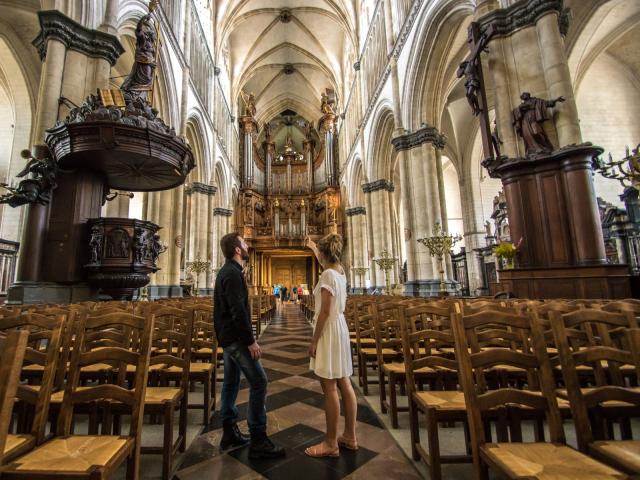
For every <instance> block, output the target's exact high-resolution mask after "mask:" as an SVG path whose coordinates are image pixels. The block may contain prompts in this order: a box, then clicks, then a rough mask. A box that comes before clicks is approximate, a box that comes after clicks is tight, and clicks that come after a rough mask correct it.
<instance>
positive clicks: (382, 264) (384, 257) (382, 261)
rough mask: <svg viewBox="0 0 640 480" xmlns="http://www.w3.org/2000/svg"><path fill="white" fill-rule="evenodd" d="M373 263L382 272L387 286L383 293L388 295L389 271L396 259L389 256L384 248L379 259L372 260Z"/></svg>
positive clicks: (389, 288)
mask: <svg viewBox="0 0 640 480" xmlns="http://www.w3.org/2000/svg"><path fill="white" fill-rule="evenodd" d="M373 261H374V262H376V265H378V267H379V268H381V269H382V270H384V281H385V284H386V286H387V289H386V291H385V293H386V294H387V295H388V294H389V291H390V290H391V287H390V285H389V270H391V269H392V268H393V266H394V265H395V264H396V262H397V261H398V259H397V258H393V257H391V256H390V255H389V252H388V251H387V249H386V248H385V249H384V250H382V252H381V253H380V258H374V259H373Z"/></svg>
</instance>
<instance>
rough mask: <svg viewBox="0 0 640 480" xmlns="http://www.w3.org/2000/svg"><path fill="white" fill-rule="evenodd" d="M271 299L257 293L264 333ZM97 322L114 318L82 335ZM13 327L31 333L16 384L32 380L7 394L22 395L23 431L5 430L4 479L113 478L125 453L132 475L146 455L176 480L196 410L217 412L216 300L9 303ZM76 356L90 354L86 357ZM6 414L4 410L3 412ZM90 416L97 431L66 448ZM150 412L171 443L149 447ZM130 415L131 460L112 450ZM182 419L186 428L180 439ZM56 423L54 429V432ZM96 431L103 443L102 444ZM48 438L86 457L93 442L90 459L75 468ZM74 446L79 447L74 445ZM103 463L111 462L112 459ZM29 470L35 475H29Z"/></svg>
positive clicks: (4, 325) (7, 320)
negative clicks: (140, 360)
mask: <svg viewBox="0 0 640 480" xmlns="http://www.w3.org/2000/svg"><path fill="white" fill-rule="evenodd" d="M265 297H266V296H261V297H255V298H257V301H255V302H254V301H253V299H252V306H253V305H259V310H258V312H257V313H258V315H257V318H256V319H255V320H256V321H257V324H258V325H257V326H254V328H255V329H256V334H257V335H258V334H259V332H260V323H263V322H266V321H268V320H269V319H270V318H271V315H272V312H273V310H272V308H271V305H270V303H269V302H267V301H265ZM274 307H275V305H274ZM96 318H108V319H110V321H111V322H112V323H109V324H108V325H107V324H104V325H102V326H104V327H105V328H102V329H98V328H95V327H92V328H91V331H88V330H86V331H85V332H84V334H81V333H80V330H81V329H82V328H86V325H87V322H89V323H88V324H92V323H91V322H93V321H94V320H95V319H96ZM143 321H144V322H146V323H150V324H151V325H152V329H151V331H150V338H149V341H148V343H149V347H148V348H149V353H148V355H147V357H148V358H147V360H146V366H145V368H144V370H145V372H148V373H147V374H146V375H145V377H144V379H143V380H144V382H143V383H144V386H141V384H140V382H141V381H142V379H141V377H139V375H138V373H139V368H138V367H139V365H137V364H136V362H134V361H133V360H134V358H133V356H132V354H137V355H138V356H140V355H143V356H144V353H145V352H144V351H141V350H140V345H141V343H140V342H141V341H142V340H141V339H142V338H143V336H144V332H143V331H141V330H140V328H141V324H142V322H143ZM136 322H137V323H136ZM83 326H84V327H83ZM138 327H140V328H138ZM13 331H25V332H27V333H28V339H27V340H28V347H27V348H26V350H25V351H26V354H25V358H24V361H23V362H20V363H24V364H23V365H21V368H20V371H19V373H18V375H14V377H12V378H14V381H15V382H17V381H18V379H20V378H22V379H23V382H27V383H20V384H19V385H18V386H17V388H16V392H15V393H13V394H11V395H8V396H9V397H11V398H12V402H13V396H16V398H18V403H16V404H15V407H14V408H13V418H14V419H15V422H14V423H15V426H14V427H15V428H14V430H15V431H16V433H14V434H9V435H8V436H7V435H6V432H7V430H6V429H5V430H4V431H5V447H4V449H3V450H0V453H2V455H1V456H0V465H2V464H5V467H3V469H4V471H3V475H7V476H8V478H13V476H15V477H16V478H40V477H39V476H38V475H41V476H43V478H67V477H69V478H71V477H73V478H76V476H79V477H78V478H85V477H84V476H86V478H108V477H109V476H110V474H111V473H112V472H113V471H114V469H115V468H116V465H115V463H118V464H119V463H122V460H123V459H125V458H128V459H129V461H130V462H133V464H132V465H130V469H129V473H128V475H133V474H134V473H135V472H137V467H136V465H137V464H138V463H139V459H138V456H139V454H140V452H142V453H149V454H161V455H162V459H163V460H162V477H163V478H164V479H167V478H170V477H171V475H172V471H173V462H174V459H175V456H176V453H177V452H178V451H184V450H185V448H186V430H187V409H188V408H202V410H203V423H205V424H208V422H209V420H210V417H211V413H212V410H213V409H215V398H216V372H217V365H218V361H219V358H220V357H221V354H222V351H221V349H219V348H218V344H217V339H216V335H215V331H214V327H213V305H212V302H211V299H210V298H209V299H201V298H196V299H167V300H164V301H158V302H105V303H84V304H74V305H66V306H62V305H48V306H29V307H22V308H2V309H0V332H13ZM132 332H133V334H132ZM132 335H133V336H132ZM79 342H80V343H79ZM3 352H4V350H3ZM76 352H80V353H81V356H80V360H78V361H77V362H76V361H75V360H76V359H75V354H76ZM136 352H137V353H136ZM85 354H86V356H85ZM194 382H201V383H203V384H204V400H203V402H201V403H200V404H190V403H189V400H188V399H189V392H190V385H191V384H192V383H194ZM74 385H75V386H74ZM72 387H73V389H74V390H71V393H69V395H71V397H73V398H74V399H75V401H74V402H72V403H71V406H69V405H68V399H67V396H68V390H69V389H70V388H72ZM123 390H128V391H130V392H133V391H135V395H136V396H139V395H142V397H141V399H140V400H137V402H138V403H136V404H134V403H132V402H131V401H129V400H130V399H128V397H127V395H125V392H124V391H123ZM92 392H93V393H92ZM141 392H142V393H141ZM101 395H103V396H101ZM136 398H137V397H136ZM134 407H135V408H138V410H134ZM6 412H7V410H6V409H3V415H4V414H5V413H6ZM8 412H9V414H8V417H7V418H8V419H7V420H6V422H7V426H8V425H9V423H11V418H12V414H11V412H12V409H9V410H8ZM83 414H84V415H88V417H89V421H88V433H89V437H86V438H85V437H84V436H83V438H80V439H76V440H71V443H70V444H69V443H66V444H61V443H60V441H59V440H58V439H59V438H61V437H60V436H66V435H69V432H71V431H72V430H73V428H74V422H73V420H74V416H77V415H83ZM145 414H146V415H148V416H150V418H152V419H154V418H160V419H162V423H163V429H164V432H163V438H164V440H163V444H162V446H147V445H144V446H143V445H141V444H140V429H141V428H142V424H141V423H140V422H142V418H143V415H145ZM125 415H126V416H130V417H131V418H132V420H131V423H130V432H129V436H127V437H126V438H127V439H129V440H131V439H132V440H131V442H133V443H131V445H133V447H135V448H133V450H131V451H129V450H128V449H129V447H127V449H126V455H124V456H122V454H123V452H124V451H123V450H121V449H119V448H117V449H115V448H112V447H113V445H115V444H114V443H109V442H111V440H109V438H111V437H114V436H115V437H117V438H120V432H121V428H122V427H121V419H122V417H123V416H125ZM176 415H178V417H179V421H178V425H179V427H178V436H177V438H176V439H175V441H174V431H173V428H174V427H173V424H174V417H175V416H176ZM3 419H4V417H3ZM49 421H50V422H51V429H50V430H51V431H50V433H47V424H48V422H49ZM138 423H139V425H138ZM2 428H4V424H3V423H2V421H0V442H1V441H2V431H3V430H1V429H2ZM7 428H8V427H7ZM99 433H100V434H101V435H99ZM103 436H104V438H102V437H103ZM52 437H54V438H52ZM97 437H100V439H99V440H96V438H97ZM121 438H125V437H121ZM49 440H51V441H53V440H55V441H56V442H57V443H54V444H52V445H53V446H54V447H56V448H59V447H60V448H63V449H65V451H66V452H67V453H68V454H71V455H72V456H73V453H74V452H75V453H78V452H80V451H82V452H83V455H84V449H85V448H87V446H90V447H91V448H90V449H89V453H87V455H86V459H83V460H81V461H80V460H78V461H77V462H76V463H77V464H73V461H72V460H70V459H69V458H68V456H65V455H66V454H61V453H60V452H58V453H55V452H54V451H53V450H51V449H52V448H53V447H52V446H49V447H47V448H48V449H49V450H42V449H41V446H43V445H49V442H48V441H49ZM129 440H127V442H129ZM105 442H106V443H105ZM116 443H117V442H116ZM129 443H130V442H129ZM129 443H127V445H129ZM93 446H96V448H98V447H99V449H105V451H109V448H112V450H113V452H112V453H113V454H114V455H115V456H109V455H107V454H106V453H105V454H99V452H95V453H96V455H97V457H94V456H92V455H93V453H92V452H93V451H94V450H93ZM75 447H77V448H78V449H80V450H74V448H75ZM43 448H44V447H43ZM34 449H35V450H34ZM36 451H37V452H38V454H37V456H36V457H37V458H40V459H44V458H45V457H46V458H47V462H49V463H50V466H53V468H50V469H49V471H50V472H49V473H48V472H44V473H42V472H40V471H39V470H38V468H40V467H38V466H37V465H36V466H34V465H35V464H34V463H33V460H34V459H35V458H36V457H34V456H30V455H31V453H30V452H36ZM56 455H58V457H56ZM100 455H102V456H100ZM105 455H106V456H105ZM103 460H104V461H108V462H107V463H106V464H105V463H104V462H103ZM96 462H97V463H96ZM101 462H102V463H101ZM25 465H26V466H25ZM43 465H44V464H43ZM34 468H35V470H34ZM65 468H67V470H65ZM29 469H31V470H29ZM23 471H27V472H29V473H21V472H23ZM36 471H37V472H38V473H37V474H36V473H35V472H36ZM51 472H53V473H51ZM12 475H13V476H12ZM21 475H22V476H21ZM30 475H32V476H30ZM83 475H84V476H83ZM3 478H4V477H3ZM129 478H133V477H129Z"/></svg>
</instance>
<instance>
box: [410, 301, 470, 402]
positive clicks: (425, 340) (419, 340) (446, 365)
mask: <svg viewBox="0 0 640 480" xmlns="http://www.w3.org/2000/svg"><path fill="white" fill-rule="evenodd" d="M433 311H434V307H431V306H430V305H421V306H418V307H410V308H406V307H403V308H401V309H400V312H399V313H400V331H401V338H402V353H403V357H404V364H405V372H406V377H407V389H408V392H407V394H408V395H409V397H411V395H413V392H414V391H415V390H416V381H415V372H416V371H417V370H419V369H421V368H425V367H429V368H433V369H438V368H440V369H446V370H448V371H449V373H455V372H457V370H458V364H457V362H456V360H455V358H453V355H443V354H442V353H441V351H440V348H449V347H450V348H452V347H453V346H454V343H455V341H454V338H453V333H452V331H451V328H450V320H449V317H444V316H442V315H440V314H441V313H442V311H441V310H438V316H434V317H431V320H428V321H427V320H425V317H426V316H429V315H433ZM444 387H445V388H447V385H444ZM453 388H455V387H453Z"/></svg>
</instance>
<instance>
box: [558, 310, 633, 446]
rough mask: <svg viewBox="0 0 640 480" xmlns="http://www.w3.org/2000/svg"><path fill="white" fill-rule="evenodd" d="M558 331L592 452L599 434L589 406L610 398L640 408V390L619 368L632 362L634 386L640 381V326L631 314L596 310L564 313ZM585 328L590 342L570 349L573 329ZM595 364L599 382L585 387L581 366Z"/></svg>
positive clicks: (573, 401)
mask: <svg viewBox="0 0 640 480" xmlns="http://www.w3.org/2000/svg"><path fill="white" fill-rule="evenodd" d="M552 326H553V334H554V337H555V341H556V344H557V345H558V352H559V359H560V364H561V366H562V376H563V379H564V383H565V387H566V389H567V396H568V398H569V402H570V405H571V412H572V416H573V419H574V424H575V427H576V435H577V438H578V446H579V448H580V450H582V451H585V452H586V451H588V445H589V443H591V441H593V439H594V432H593V430H592V428H591V422H590V420H589V416H588V410H589V409H590V408H593V407H596V406H598V405H600V404H602V403H603V402H606V401H621V402H626V403H630V404H633V405H636V406H640V392H639V391H637V390H636V389H633V388H630V387H628V386H627V383H626V382H625V379H624V377H623V375H622V373H621V371H620V368H621V367H622V366H624V365H631V366H632V367H633V371H634V373H635V379H634V380H633V383H634V384H637V382H638V380H639V379H640V329H638V328H637V324H636V320H635V316H634V314H633V313H632V312H630V311H626V312H622V313H612V312H605V311H602V310H596V309H587V310H580V311H577V312H572V313H567V314H564V315H562V314H559V313H555V314H554V315H553V317H552ZM575 329H582V330H583V331H584V332H585V334H586V335H587V337H588V338H589V342H588V343H585V344H584V345H582V346H581V348H579V349H574V348H571V345H570V343H569V340H570V335H569V332H570V331H571V330H575ZM581 365H588V366H592V367H593V368H594V381H595V383H594V385H593V386H591V387H590V388H588V389H582V388H581V385H580V381H579V377H578V373H577V367H579V366H581Z"/></svg>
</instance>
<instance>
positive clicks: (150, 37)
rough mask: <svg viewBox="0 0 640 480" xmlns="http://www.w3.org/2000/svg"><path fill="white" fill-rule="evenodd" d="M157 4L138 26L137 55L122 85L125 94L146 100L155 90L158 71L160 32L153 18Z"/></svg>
mask: <svg viewBox="0 0 640 480" xmlns="http://www.w3.org/2000/svg"><path fill="white" fill-rule="evenodd" d="M155 6H156V2H151V4H150V5H149V13H148V14H146V15H145V16H144V17H142V18H141V19H140V20H139V21H138V25H137V26H136V31H135V35H136V53H135V61H134V62H133V67H132V68H131V73H130V74H129V76H128V77H127V78H126V80H125V81H124V83H123V84H122V87H121V89H122V90H123V91H125V92H128V93H130V94H133V95H134V96H140V97H142V98H144V99H145V100H146V96H147V92H149V91H150V90H153V80H154V77H155V71H156V54H157V52H156V50H157V48H158V32H157V29H156V22H155V20H154V18H153V10H154V9H155Z"/></svg>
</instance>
